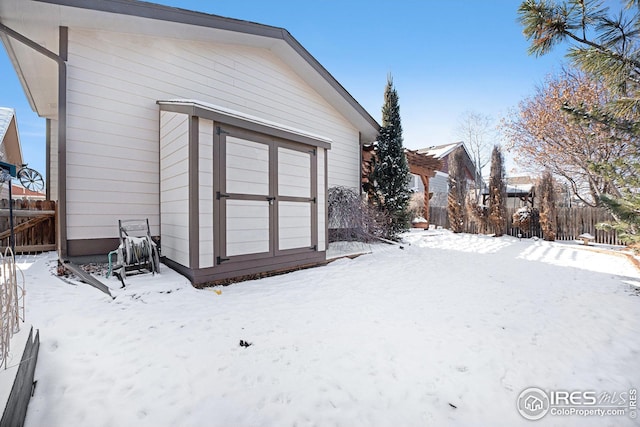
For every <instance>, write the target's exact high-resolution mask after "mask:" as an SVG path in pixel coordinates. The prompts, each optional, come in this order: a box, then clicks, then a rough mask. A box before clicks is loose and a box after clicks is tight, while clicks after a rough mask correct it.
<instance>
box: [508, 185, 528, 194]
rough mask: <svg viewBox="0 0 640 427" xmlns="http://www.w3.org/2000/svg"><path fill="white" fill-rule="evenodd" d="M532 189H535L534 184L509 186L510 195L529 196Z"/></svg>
mask: <svg viewBox="0 0 640 427" xmlns="http://www.w3.org/2000/svg"><path fill="white" fill-rule="evenodd" d="M532 188H533V184H516V185H512V184H507V192H508V193H522V194H528V193H530V192H531V189H532Z"/></svg>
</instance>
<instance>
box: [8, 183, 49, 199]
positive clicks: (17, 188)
mask: <svg viewBox="0 0 640 427" xmlns="http://www.w3.org/2000/svg"><path fill="white" fill-rule="evenodd" d="M2 190H3V191H5V189H4V187H3V189H2ZM11 197H12V198H13V199H23V200H46V198H47V195H46V194H44V193H40V192H38V191H33V190H29V189H28V188H25V187H24V186H22V185H18V184H13V185H12V186H11Z"/></svg>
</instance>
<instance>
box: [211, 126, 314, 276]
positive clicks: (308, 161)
mask: <svg viewBox="0 0 640 427" xmlns="http://www.w3.org/2000/svg"><path fill="white" fill-rule="evenodd" d="M216 134H217V137H218V141H219V143H218V144H217V145H218V147H219V155H218V156H217V158H218V159H219V160H220V163H221V164H219V165H218V166H219V167H218V168H217V170H218V171H219V176H218V180H217V181H218V183H219V187H218V189H217V191H216V200H217V203H218V220H219V221H220V224H219V228H218V230H220V232H221V235H220V239H219V247H218V252H217V253H218V254H219V256H218V257H217V258H216V263H217V264H221V263H223V262H226V261H243V260H250V259H259V258H267V257H274V256H278V255H284V254H287V253H296V252H303V251H314V250H316V248H317V239H318V237H317V235H318V234H317V217H318V212H317V204H316V200H317V188H318V186H317V160H316V157H317V156H316V149H315V147H311V146H307V145H303V144H299V143H294V142H289V141H286V140H282V139H279V138H273V137H268V136H266V135H263V134H259V133H255V132H251V131H246V130H243V129H238V128H233V127H219V128H217V132H216Z"/></svg>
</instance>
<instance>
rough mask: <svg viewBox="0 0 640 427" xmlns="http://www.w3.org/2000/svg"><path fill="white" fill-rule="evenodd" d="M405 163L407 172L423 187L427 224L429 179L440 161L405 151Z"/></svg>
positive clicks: (438, 167)
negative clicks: (416, 176) (416, 178)
mask: <svg viewBox="0 0 640 427" xmlns="http://www.w3.org/2000/svg"><path fill="white" fill-rule="evenodd" d="M405 155H406V156H407V162H408V163H409V172H411V173H412V174H414V175H418V176H419V177H420V179H421V180H422V184H423V185H424V212H423V214H422V215H423V216H424V218H425V219H426V220H427V223H428V222H429V199H430V198H431V193H430V192H429V178H433V177H434V176H435V175H436V171H438V170H440V168H441V167H442V161H441V160H440V159H437V158H436V157H434V156H432V155H429V154H421V153H418V152H417V151H412V150H405Z"/></svg>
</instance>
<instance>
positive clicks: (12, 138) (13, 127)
mask: <svg viewBox="0 0 640 427" xmlns="http://www.w3.org/2000/svg"><path fill="white" fill-rule="evenodd" d="M0 145H1V146H2V150H0V161H3V162H6V163H11V164H13V165H18V166H19V165H21V164H22V163H23V161H22V148H21V147H20V136H19V134H18V124H17V120H16V112H15V110H14V109H13V108H6V107H0ZM5 156H6V157H5Z"/></svg>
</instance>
